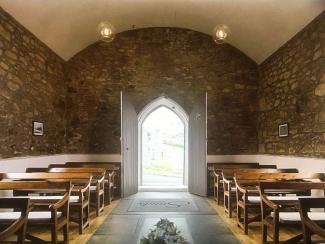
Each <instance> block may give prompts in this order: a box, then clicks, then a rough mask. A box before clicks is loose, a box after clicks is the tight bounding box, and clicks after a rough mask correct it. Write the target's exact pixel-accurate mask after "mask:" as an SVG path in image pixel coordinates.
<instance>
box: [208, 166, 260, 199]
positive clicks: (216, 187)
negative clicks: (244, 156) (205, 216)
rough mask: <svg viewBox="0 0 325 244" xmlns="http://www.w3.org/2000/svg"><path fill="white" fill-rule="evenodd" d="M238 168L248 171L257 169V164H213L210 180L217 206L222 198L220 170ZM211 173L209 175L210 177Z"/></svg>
mask: <svg viewBox="0 0 325 244" xmlns="http://www.w3.org/2000/svg"><path fill="white" fill-rule="evenodd" d="M238 168H249V169H258V168H259V164H258V163H240V164H239V163H227V164H221V163H220V164H213V168H212V169H213V171H211V172H212V175H213V177H212V178H210V180H209V181H211V179H212V185H213V186H212V187H213V196H214V199H215V200H216V201H217V204H218V205H219V204H220V203H221V199H222V198H223V184H222V170H223V169H238ZM210 174H211V173H209V175H210Z"/></svg>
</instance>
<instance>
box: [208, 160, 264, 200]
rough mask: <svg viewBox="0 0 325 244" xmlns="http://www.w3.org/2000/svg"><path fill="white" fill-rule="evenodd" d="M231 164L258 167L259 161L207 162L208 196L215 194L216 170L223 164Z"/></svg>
mask: <svg viewBox="0 0 325 244" xmlns="http://www.w3.org/2000/svg"><path fill="white" fill-rule="evenodd" d="M224 165H225V166H229V165H235V166H236V165H237V166H238V165H252V167H254V166H255V167H258V166H259V163H234V162H218V163H212V162H210V163H207V193H208V196H214V195H215V194H214V172H215V170H217V169H218V168H222V166H224Z"/></svg>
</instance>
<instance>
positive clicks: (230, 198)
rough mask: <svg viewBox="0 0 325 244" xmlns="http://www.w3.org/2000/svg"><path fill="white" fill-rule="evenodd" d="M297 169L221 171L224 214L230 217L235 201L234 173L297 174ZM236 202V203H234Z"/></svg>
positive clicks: (238, 169) (235, 169) (237, 169)
mask: <svg viewBox="0 0 325 244" xmlns="http://www.w3.org/2000/svg"><path fill="white" fill-rule="evenodd" d="M297 171H298V170H297V169H274V168H271V169H267V168H263V169H249V168H229V169H223V170H222V171H221V175H222V184H223V187H222V188H223V198H224V201H223V202H224V208H225V212H226V213H227V214H228V217H229V218H231V217H232V210H233V202H234V200H235V199H236V184H235V181H234V180H233V179H234V175H235V174H236V173H239V172H242V173H243V174H250V173H253V174H254V173H257V174H261V173H263V174H264V173H279V172H297ZM235 202H236V201H235Z"/></svg>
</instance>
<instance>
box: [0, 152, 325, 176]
mask: <svg viewBox="0 0 325 244" xmlns="http://www.w3.org/2000/svg"><path fill="white" fill-rule="evenodd" d="M207 160H208V162H243V163H244V162H259V163H260V164H276V165H277V166H278V168H297V169H299V171H300V172H302V173H311V172H325V159H318V158H307V157H290V156H272V155H208V157H207ZM68 161H77V162H90V161H96V162H121V155H119V154H60V155H52V156H38V157H20V158H18V157H17V158H10V159H0V172H25V170H26V168H28V167H47V166H48V165H49V164H59V163H62V164H63V163H65V162H68Z"/></svg>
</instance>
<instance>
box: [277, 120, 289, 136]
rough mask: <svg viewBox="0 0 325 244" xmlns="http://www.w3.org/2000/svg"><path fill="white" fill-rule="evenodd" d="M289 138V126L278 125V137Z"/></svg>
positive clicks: (286, 124)
mask: <svg viewBox="0 0 325 244" xmlns="http://www.w3.org/2000/svg"><path fill="white" fill-rule="evenodd" d="M287 136H289V124H288V123H285V124H281V125H279V137H287Z"/></svg>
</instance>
